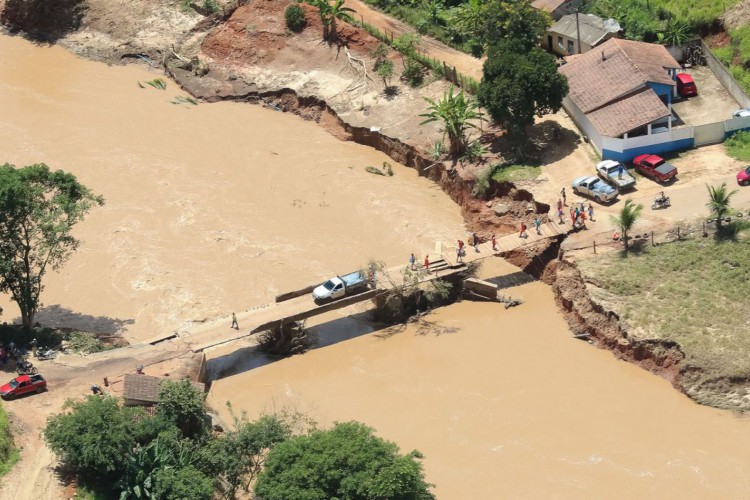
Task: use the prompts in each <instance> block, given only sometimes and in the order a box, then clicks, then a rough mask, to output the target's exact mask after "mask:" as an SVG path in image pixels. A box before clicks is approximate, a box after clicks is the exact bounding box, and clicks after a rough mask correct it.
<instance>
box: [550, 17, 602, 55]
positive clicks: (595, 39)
mask: <svg viewBox="0 0 750 500" xmlns="http://www.w3.org/2000/svg"><path fill="white" fill-rule="evenodd" d="M579 29H580V31H581V43H585V44H586V45H589V46H591V47H593V46H594V45H596V44H597V43H599V41H600V40H601V39H602V38H604V37H605V36H607V34H609V33H611V32H612V31H611V30H610V29H607V28H605V24H604V19H602V18H601V17H599V16H595V15H594V14H579V15H578V26H576V15H575V14H568V15H567V16H563V17H562V18H561V19H560V20H559V21H557V22H556V23H555V24H553V25H552V26H551V27H550V28H549V30H548V31H549V32H550V33H555V34H558V35H564V36H566V37H568V38H572V39H573V40H575V39H576V38H577V37H578V30H579Z"/></svg>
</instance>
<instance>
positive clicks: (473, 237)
mask: <svg viewBox="0 0 750 500" xmlns="http://www.w3.org/2000/svg"><path fill="white" fill-rule="evenodd" d="M471 244H472V245H474V251H475V252H479V236H477V233H471Z"/></svg>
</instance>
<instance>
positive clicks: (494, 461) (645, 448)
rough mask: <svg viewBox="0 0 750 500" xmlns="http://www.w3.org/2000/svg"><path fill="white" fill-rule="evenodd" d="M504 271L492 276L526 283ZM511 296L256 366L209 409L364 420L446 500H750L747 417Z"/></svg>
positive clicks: (341, 325)
mask: <svg viewBox="0 0 750 500" xmlns="http://www.w3.org/2000/svg"><path fill="white" fill-rule="evenodd" d="M502 264H504V263H490V262H485V264H484V268H483V270H482V272H483V274H484V275H485V276H487V277H490V276H499V275H503V274H508V273H511V272H514V271H517V269H516V268H514V267H513V266H511V265H510V264H504V265H502ZM503 293H504V294H506V295H511V296H512V297H514V298H521V299H523V300H524V303H523V304H522V305H520V306H518V307H516V308H512V309H508V310H506V309H504V308H503V307H501V306H500V305H497V304H488V303H473V302H461V303H458V304H454V305H451V306H449V307H445V308H442V309H439V310H438V311H437V312H435V313H434V314H432V315H430V316H428V318H427V320H428V321H430V322H433V323H434V324H432V325H429V326H430V328H428V329H427V330H426V331H419V330H418V329H417V328H416V327H415V326H409V327H408V328H406V329H405V330H402V331H396V333H395V334H393V335H389V333H393V330H386V331H379V332H375V333H369V334H365V335H361V336H358V337H356V338H350V339H348V340H345V341H342V342H339V343H336V344H333V345H329V346H327V347H324V348H321V349H315V350H312V351H310V352H308V353H306V354H304V355H302V356H295V357H292V358H287V359H284V360H281V361H277V362H274V363H270V364H266V365H264V366H260V367H254V368H253V369H251V370H249V371H246V372H244V373H240V374H237V375H234V376H231V377H227V378H224V379H221V380H218V381H215V382H214V383H213V386H212V388H211V392H210V395H209V404H211V405H212V406H213V407H214V408H216V409H217V410H218V411H219V412H220V413H222V414H223V415H224V416H225V417H228V414H227V410H226V407H225V401H226V400H228V399H229V400H231V402H232V405H233V408H234V411H235V413H238V412H239V411H240V410H246V411H248V414H249V416H250V417H255V416H257V415H259V414H262V413H266V412H273V411H278V410H281V409H284V408H287V409H292V410H295V411H300V412H303V413H305V414H307V415H308V416H309V417H311V418H313V419H314V420H316V421H318V422H319V423H320V424H321V425H323V426H327V425H330V424H332V423H333V422H335V421H347V420H358V421H362V422H364V423H366V424H368V425H370V426H372V427H374V428H375V429H376V430H377V433H378V435H379V436H381V437H384V438H386V439H389V440H392V441H395V442H396V443H398V444H399V446H400V447H401V450H402V451H403V452H407V451H410V450H412V449H418V450H420V451H421V452H422V453H424V455H425V460H424V466H425V470H426V475H427V479H428V480H429V481H430V482H432V483H434V484H435V485H436V488H435V490H434V491H435V493H436V494H437V497H438V498H440V499H455V500H459V499H466V498H476V499H494V498H534V499H535V498H571V499H574V498H575V499H578V498H623V499H625V498H675V499H678V498H679V499H686V498H694V499H706V498H747V497H748V491H750V446H749V445H750V439H749V438H748V433H749V432H750V422H748V421H747V419H745V418H740V417H736V416H734V415H732V414H731V413H729V412H722V411H719V410H715V409H711V408H707V407H702V406H698V405H696V404H695V403H693V402H692V401H690V400H689V399H688V398H686V397H685V396H683V395H681V394H680V393H678V392H677V391H675V390H674V389H673V388H672V387H671V385H670V384H669V383H668V382H666V381H665V380H663V379H661V378H659V377H656V376H655V375H652V374H650V373H648V372H646V371H644V370H642V369H640V368H638V367H636V366H634V365H631V364H628V363H626V362H624V361H618V360H615V359H614V358H613V357H612V355H611V354H610V353H609V352H607V351H602V350H598V349H596V348H594V347H593V346H591V345H589V344H587V343H586V342H583V341H579V340H574V339H572V338H571V333H570V331H569V330H568V328H567V324H566V323H565V321H564V319H563V318H562V316H561V315H560V314H559V313H558V312H557V310H556V308H555V304H554V300H553V296H552V292H551V289H550V288H549V287H548V286H546V285H544V284H542V283H538V282H535V283H530V284H527V285H523V286H520V287H515V288H511V289H507V290H505V291H503ZM328 319H329V320H335V319H336V316H335V315H332V316H331V317H329V318H328ZM356 327H357V325H356V324H355V323H354V322H352V321H334V322H333V323H329V324H327V325H319V326H318V327H317V329H318V330H319V332H325V333H326V334H327V335H336V334H337V333H338V334H339V335H341V336H342V337H347V336H351V329H352V328H356ZM361 329H362V331H367V330H366V327H365V326H361ZM336 330H340V331H338V332H337V331H336Z"/></svg>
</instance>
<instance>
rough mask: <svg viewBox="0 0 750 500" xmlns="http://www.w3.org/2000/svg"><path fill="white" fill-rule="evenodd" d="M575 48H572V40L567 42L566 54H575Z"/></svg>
mask: <svg viewBox="0 0 750 500" xmlns="http://www.w3.org/2000/svg"><path fill="white" fill-rule="evenodd" d="M575 53H576V52H575V47H574V46H573V40H568V54H575Z"/></svg>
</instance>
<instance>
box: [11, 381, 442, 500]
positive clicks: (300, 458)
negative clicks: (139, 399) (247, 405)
mask: <svg viewBox="0 0 750 500" xmlns="http://www.w3.org/2000/svg"><path fill="white" fill-rule="evenodd" d="M204 397H205V395H204V394H203V393H202V392H200V391H199V390H198V389H196V388H194V387H193V385H192V384H191V383H190V382H189V381H188V380H183V381H179V382H174V381H166V382H164V383H163V384H162V386H161V388H160V390H159V396H158V404H157V407H156V413H155V414H154V415H149V414H147V413H146V412H145V411H144V410H143V408H132V407H124V406H122V404H121V402H120V401H119V400H118V399H117V398H114V397H112V396H89V397H87V398H86V399H84V400H77V401H68V402H67V403H66V405H65V409H64V411H63V412H62V413H60V414H57V415H53V416H52V417H50V418H49V420H48V422H47V427H46V428H45V430H44V437H45V439H46V441H47V443H48V444H49V446H50V449H52V451H53V452H54V453H55V454H56V455H57V456H58V457H59V458H60V461H61V463H62V465H63V467H64V469H65V470H66V471H68V472H70V473H72V474H73V475H75V477H76V481H77V484H79V485H81V487H82V489H83V490H84V491H85V492H86V495H87V496H88V497H90V498H117V497H119V498H121V499H123V500H127V499H131V498H153V499H159V500H177V499H179V500H210V499H213V498H217V495H218V496H219V497H221V498H227V499H233V498H236V497H237V496H238V495H239V496H242V497H243V498H244V497H245V496H247V494H248V492H250V491H251V489H252V488H253V487H254V485H255V482H256V480H258V481H259V482H258V484H259V487H260V488H264V489H262V491H263V498H269V499H272V498H335V497H339V498H431V495H430V493H429V485H427V483H425V481H424V474H423V472H422V464H421V461H419V459H420V458H421V455H420V454H419V452H417V451H414V452H412V453H410V454H408V455H401V454H399V453H398V448H397V447H396V445H395V444H393V443H389V442H387V441H384V440H382V439H381V438H378V437H376V436H374V434H373V430H372V429H369V428H367V427H365V426H363V425H361V424H358V423H355V422H350V423H347V424H337V425H335V426H334V427H333V429H331V430H324V431H321V430H316V429H315V428H314V427H315V424H314V422H311V421H309V419H306V418H304V417H303V416H301V415H298V414H293V415H292V414H279V415H266V416H262V417H260V418H259V419H257V420H255V421H252V422H250V421H248V420H247V418H246V417H245V415H242V416H240V417H235V418H234V422H233V424H234V429H233V430H230V431H226V432H221V433H215V432H213V430H212V427H211V425H210V418H209V416H208V414H207V413H206V409H205V406H204ZM0 423H2V421H1V420H0ZM353 438H356V439H353ZM282 445H284V446H283V448H282V449H280V450H278V451H276V447H278V446H282ZM334 459H335V460H334ZM310 471H314V472H315V474H314V475H309V472H310ZM357 492H359V494H358V493H357ZM321 495H322V496H321Z"/></svg>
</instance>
